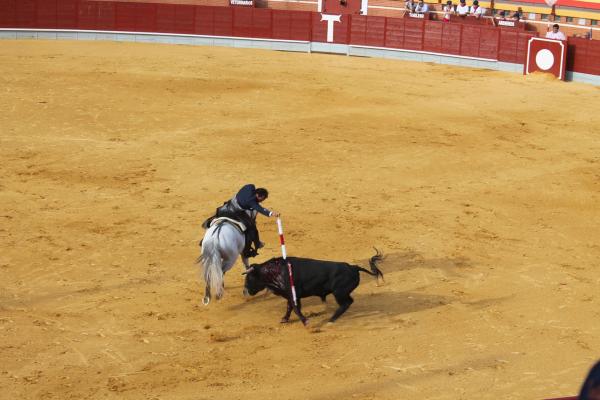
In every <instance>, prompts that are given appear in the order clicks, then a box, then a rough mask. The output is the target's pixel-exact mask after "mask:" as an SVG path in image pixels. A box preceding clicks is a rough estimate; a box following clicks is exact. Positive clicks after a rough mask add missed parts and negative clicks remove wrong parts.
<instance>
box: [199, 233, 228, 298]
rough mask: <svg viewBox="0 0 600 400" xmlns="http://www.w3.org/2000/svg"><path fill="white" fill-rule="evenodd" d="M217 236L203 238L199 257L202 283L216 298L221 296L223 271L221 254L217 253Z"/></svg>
mask: <svg viewBox="0 0 600 400" xmlns="http://www.w3.org/2000/svg"><path fill="white" fill-rule="evenodd" d="M218 238H219V235H218V232H217V234H216V235H212V236H210V237H208V238H205V241H204V245H203V247H202V255H201V256H200V257H199V260H200V263H201V264H202V268H203V273H204V281H205V282H206V285H207V286H209V287H210V290H211V292H212V293H214V294H216V296H217V298H220V297H221V296H223V269H222V265H221V264H222V263H223V260H222V258H221V253H220V251H219V239H218Z"/></svg>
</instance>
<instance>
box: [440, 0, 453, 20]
mask: <svg viewBox="0 0 600 400" xmlns="http://www.w3.org/2000/svg"><path fill="white" fill-rule="evenodd" d="M442 11H443V12H444V22H450V16H451V15H453V14H454V6H453V5H452V0H448V1H447V2H446V5H445V6H444V7H443V8H442Z"/></svg>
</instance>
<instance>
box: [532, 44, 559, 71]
mask: <svg viewBox="0 0 600 400" xmlns="http://www.w3.org/2000/svg"><path fill="white" fill-rule="evenodd" d="M535 63H536V64H537V66H538V67H539V68H540V69H541V70H543V71H547V70H549V69H550V68H552V66H553V65H554V54H552V52H551V51H550V50H548V49H542V50H540V51H538V52H537V54H536V55H535Z"/></svg>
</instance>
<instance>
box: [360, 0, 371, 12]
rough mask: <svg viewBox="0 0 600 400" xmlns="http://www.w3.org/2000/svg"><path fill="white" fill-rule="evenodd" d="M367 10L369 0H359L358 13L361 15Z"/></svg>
mask: <svg viewBox="0 0 600 400" xmlns="http://www.w3.org/2000/svg"><path fill="white" fill-rule="evenodd" d="M368 12H369V0H361V1H360V13H361V14H362V15H367V13H368Z"/></svg>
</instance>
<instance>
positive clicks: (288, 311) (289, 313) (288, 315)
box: [281, 300, 294, 324]
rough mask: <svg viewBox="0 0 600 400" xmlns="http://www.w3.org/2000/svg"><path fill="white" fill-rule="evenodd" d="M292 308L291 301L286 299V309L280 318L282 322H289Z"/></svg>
mask: <svg viewBox="0 0 600 400" xmlns="http://www.w3.org/2000/svg"><path fill="white" fill-rule="evenodd" d="M293 308H294V306H293V305H292V302H291V301H290V300H288V302H287V311H286V312H285V315H284V316H283V318H281V323H282V324H287V323H288V322H290V315H291V314H292V309H293Z"/></svg>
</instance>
